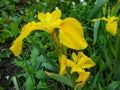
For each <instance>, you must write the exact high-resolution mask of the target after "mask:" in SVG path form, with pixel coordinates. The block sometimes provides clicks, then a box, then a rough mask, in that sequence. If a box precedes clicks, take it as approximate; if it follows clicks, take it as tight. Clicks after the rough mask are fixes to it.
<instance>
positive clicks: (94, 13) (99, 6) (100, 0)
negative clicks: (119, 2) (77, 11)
mask: <svg viewBox="0 0 120 90" xmlns="http://www.w3.org/2000/svg"><path fill="white" fill-rule="evenodd" d="M108 1H109V0H96V2H97V4H96V5H95V7H94V8H93V9H92V11H91V13H90V14H89V16H88V17H89V19H93V18H96V16H97V15H98V13H99V12H100V10H101V9H102V7H103V5H104V4H105V3H107V2H108Z"/></svg>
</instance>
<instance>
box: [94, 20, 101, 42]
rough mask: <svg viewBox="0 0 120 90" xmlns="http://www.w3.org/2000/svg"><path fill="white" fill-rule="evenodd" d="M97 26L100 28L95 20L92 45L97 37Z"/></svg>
mask: <svg viewBox="0 0 120 90" xmlns="http://www.w3.org/2000/svg"><path fill="white" fill-rule="evenodd" d="M99 26H100V20H97V21H96V22H95V24H94V32H93V34H94V42H93V44H95V43H96V40H97V36H98V30H99Z"/></svg>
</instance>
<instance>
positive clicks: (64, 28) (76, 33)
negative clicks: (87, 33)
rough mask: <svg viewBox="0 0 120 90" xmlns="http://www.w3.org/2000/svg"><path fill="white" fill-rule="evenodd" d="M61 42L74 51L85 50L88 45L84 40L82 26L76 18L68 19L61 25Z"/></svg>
mask: <svg viewBox="0 0 120 90" xmlns="http://www.w3.org/2000/svg"><path fill="white" fill-rule="evenodd" d="M59 31H60V34H59V38H60V42H61V43H62V44H63V45H65V46H67V47H69V48H72V49H76V50H81V49H85V48H86V47H87V46H88V44H87V42H86V40H85V38H84V35H83V30H82V26H81V24H80V23H79V22H78V21H77V20H76V19H74V18H66V19H65V20H63V21H62V23H61V24H60V30H59Z"/></svg>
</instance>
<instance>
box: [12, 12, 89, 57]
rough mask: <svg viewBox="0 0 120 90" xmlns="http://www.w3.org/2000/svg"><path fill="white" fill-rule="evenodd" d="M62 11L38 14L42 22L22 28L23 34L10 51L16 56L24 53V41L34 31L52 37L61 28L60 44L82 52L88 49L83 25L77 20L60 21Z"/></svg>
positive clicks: (32, 23) (31, 23)
mask: <svg viewBox="0 0 120 90" xmlns="http://www.w3.org/2000/svg"><path fill="white" fill-rule="evenodd" d="M60 17H61V11H60V10H55V11H53V12H52V13H49V12H48V13H46V14H45V13H40V12H39V13H38V19H39V20H40V22H34V21H32V22H29V23H28V24H26V25H24V27H23V28H22V31H21V34H20V35H19V36H18V37H17V38H16V40H15V41H14V43H13V45H12V46H11V47H10V50H11V51H12V52H13V53H14V55H15V56H18V55H19V54H20V53H21V51H22V41H23V39H24V38H26V37H27V36H28V35H29V34H30V33H31V32H32V31H34V30H43V31H45V32H47V33H49V34H51V35H52V33H53V31H54V30H55V28H59V39H60V42H61V43H62V44H63V45H65V46H67V47H69V48H72V49H76V50H81V49H84V48H86V47H87V45H88V44H87V42H86V40H85V39H84V35H83V30H82V26H81V24H80V23H79V22H78V21H77V20H76V19H75V18H71V17H69V18H66V19H64V20H61V19H60Z"/></svg>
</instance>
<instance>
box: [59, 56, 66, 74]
mask: <svg viewBox="0 0 120 90" xmlns="http://www.w3.org/2000/svg"><path fill="white" fill-rule="evenodd" d="M59 63H60V72H59V74H60V75H64V74H65V73H66V67H67V58H66V57H65V55H61V56H60V58H59Z"/></svg>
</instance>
